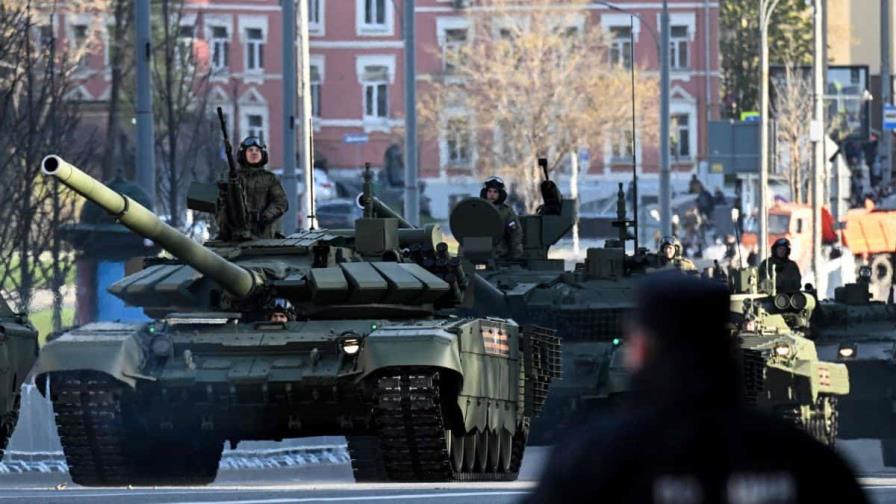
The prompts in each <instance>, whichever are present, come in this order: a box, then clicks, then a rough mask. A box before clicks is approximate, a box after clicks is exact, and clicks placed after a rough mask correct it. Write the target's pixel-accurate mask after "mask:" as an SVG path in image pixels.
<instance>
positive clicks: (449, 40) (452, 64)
mask: <svg viewBox="0 0 896 504" xmlns="http://www.w3.org/2000/svg"><path fill="white" fill-rule="evenodd" d="M468 31H469V30H467V29H466V28H449V29H447V30H445V43H444V44H443V45H442V62H443V65H444V68H445V72H446V73H451V72H454V71H455V70H456V67H457V65H458V64H460V63H461V57H462V52H461V51H462V49H463V46H464V45H465V44H466V43H467V34H468Z"/></svg>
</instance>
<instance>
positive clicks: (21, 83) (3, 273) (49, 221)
mask: <svg viewBox="0 0 896 504" xmlns="http://www.w3.org/2000/svg"><path fill="white" fill-rule="evenodd" d="M96 7H97V4H94V3H88V2H71V3H69V4H67V6H66V8H67V9H68V12H78V9H83V10H84V11H85V12H86V11H91V10H95V9H96ZM56 14H57V12H56V10H55V5H51V6H50V7H48V8H47V9H44V8H43V7H41V8H40V9H38V8H35V7H33V6H32V4H31V3H30V2H2V3H0V178H2V180H3V181H4V184H2V185H0V214H2V215H4V217H5V219H4V220H5V221H6V222H5V224H4V226H2V227H0V264H3V265H5V267H3V268H0V284H2V286H3V288H4V289H5V290H7V291H14V293H15V294H16V297H17V298H18V304H19V305H20V306H19V307H20V308H21V309H27V308H28V307H29V305H30V302H31V297H32V291H33V289H34V288H36V287H50V288H51V289H52V290H53V295H54V303H53V307H54V322H55V325H56V326H57V327H58V326H59V323H60V320H61V317H60V314H61V289H62V285H63V284H64V281H65V276H66V274H67V273H68V270H69V269H70V268H71V265H72V255H71V254H70V253H67V251H66V245H65V244H64V243H63V241H62V232H63V231H62V230H63V228H64V226H63V224H65V223H66V222H69V221H70V220H71V219H72V217H73V215H74V208H75V207H74V199H73V198H71V197H69V196H67V195H66V194H63V193H61V192H60V189H59V187H58V185H57V184H55V183H52V182H48V181H46V180H45V179H43V178H42V177H40V176H39V170H40V161H41V159H42V158H43V156H45V155H46V154H48V153H51V152H55V153H58V154H61V155H63V156H65V157H67V158H68V159H71V160H73V161H75V162H79V161H80V160H83V158H84V154H85V153H86V152H88V149H89V148H90V145H85V142H84V140H83V138H76V136H75V131H76V129H77V126H78V121H79V116H78V104H77V102H76V100H74V99H73V98H72V95H71V92H72V91H73V89H74V82H75V76H76V75H77V74H78V73H79V72H81V73H83V72H84V71H85V68H86V66H85V61H86V59H85V58H86V57H87V55H88V54H89V52H90V50H91V49H92V47H93V45H92V44H93V43H94V41H95V38H94V37H93V36H92V35H91V33H97V31H96V30H97V24H94V25H92V28H91V30H90V32H91V33H88V32H87V31H85V32H84V33H82V34H81V35H83V37H81V38H77V37H76V38H73V39H71V40H67V41H65V43H64V44H63V43H60V42H59V41H58V40H57V39H56V36H55V33H54V32H53V29H52V27H53V26H54V20H55V16H56ZM45 254H46V255H45ZM46 259H48V260H49V263H48V264H46V263H44V262H43V260H46Z"/></svg>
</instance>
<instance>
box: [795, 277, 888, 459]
mask: <svg viewBox="0 0 896 504" xmlns="http://www.w3.org/2000/svg"><path fill="white" fill-rule="evenodd" d="M861 272H862V273H865V274H864V275H862V276H860V280H859V282H858V283H853V284H847V285H844V286H842V287H838V288H837V289H835V292H834V299H831V300H825V301H822V302H820V303H818V306H817V307H816V308H815V311H814V313H813V314H812V319H811V322H810V323H811V326H810V327H811V331H810V334H811V336H812V337H813V338H814V340H815V343H816V345H818V353H819V355H821V356H822V357H823V358H825V359H829V360H833V361H837V362H840V363H842V364H845V365H846V367H847V369H848V370H849V381H850V385H851V392H850V393H849V395H848V396H845V397H842V398H840V403H839V410H840V434H839V435H840V438H842V439H867V438H875V439H880V440H881V450H882V453H883V461H884V464H885V465H888V466H896V412H894V409H893V404H894V401H896V361H894V360H893V356H894V354H893V352H894V348H896V305H894V304H892V302H886V303H885V302H879V301H872V300H871V297H872V295H871V292H870V290H871V289H872V288H873V287H874V280H873V278H872V277H873V275H872V271H871V270H870V268H864V269H863V270H862V271H861Z"/></svg>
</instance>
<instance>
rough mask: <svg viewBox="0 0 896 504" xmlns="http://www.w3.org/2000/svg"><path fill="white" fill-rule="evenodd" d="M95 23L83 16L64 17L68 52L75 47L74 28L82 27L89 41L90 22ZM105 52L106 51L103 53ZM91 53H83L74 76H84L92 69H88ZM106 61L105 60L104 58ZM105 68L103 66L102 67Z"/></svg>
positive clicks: (71, 15)
mask: <svg viewBox="0 0 896 504" xmlns="http://www.w3.org/2000/svg"><path fill="white" fill-rule="evenodd" d="M93 21H95V19H92V18H91V17H90V16H87V15H85V14H70V15H67V16H65V39H66V45H67V48H68V50H71V49H73V48H76V47H77V42H76V41H75V27H76V26H84V27H86V29H87V40H90V36H91V22H93ZM104 52H106V51H104ZM92 56H93V53H92V52H91V51H87V52H85V53H84V56H83V60H82V61H79V62H78V64H77V66H76V68H75V73H76V74H84V73H87V72H89V71H91V70H92V69H91V68H90V63H91V59H92ZM104 59H106V58H104ZM103 66H104V67H105V66H106V65H105V64H104V65H103Z"/></svg>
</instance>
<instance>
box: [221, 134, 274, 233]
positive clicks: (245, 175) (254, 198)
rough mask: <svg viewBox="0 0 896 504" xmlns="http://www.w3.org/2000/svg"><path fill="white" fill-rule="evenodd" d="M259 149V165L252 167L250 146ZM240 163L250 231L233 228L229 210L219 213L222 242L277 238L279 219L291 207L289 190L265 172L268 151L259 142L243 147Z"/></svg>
mask: <svg viewBox="0 0 896 504" xmlns="http://www.w3.org/2000/svg"><path fill="white" fill-rule="evenodd" d="M252 146H257V147H259V148H261V149H262V152H263V157H262V160H261V162H260V163H258V164H256V165H249V163H248V162H247V161H246V156H245V151H246V149H247V148H248V147H252ZM237 160H238V161H239V164H240V169H239V170H238V176H239V179H240V182H241V184H242V186H243V191H244V193H245V196H246V209H247V210H248V213H249V215H248V224H249V229H248V230H234V229H230V224H229V222H228V219H227V215H226V209H225V208H220V209H219V210H218V215H217V221H218V227H219V228H220V229H221V233H220V239H223V240H231V239H239V238H241V239H251V238H274V237H275V236H276V234H277V233H278V232H280V230H281V228H280V222H279V219H280V216H282V215H283V214H284V213H285V212H286V209H287V208H288V207H289V201H288V200H287V198H286V191H284V190H283V185H281V184H280V180H279V179H278V178H277V176H276V175H274V174H273V173H271V172H269V171H267V170H265V169H264V165H265V164H267V160H268V157H267V151H266V150H265V146H264V144H263V143H261V142H260V140H258V139H255V138H253V137H249V138H247V139H245V140H243V142H242V143H241V144H240V149H239V152H238V153H237Z"/></svg>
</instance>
